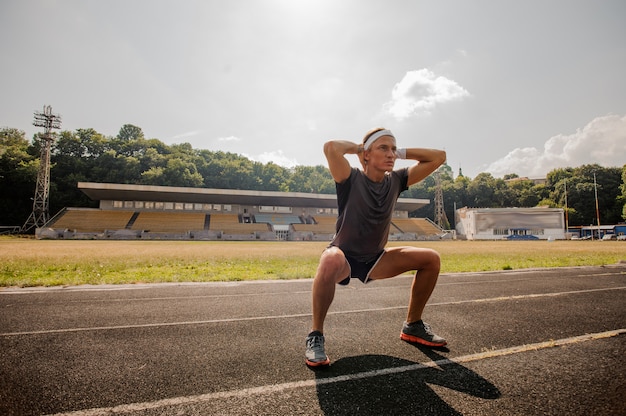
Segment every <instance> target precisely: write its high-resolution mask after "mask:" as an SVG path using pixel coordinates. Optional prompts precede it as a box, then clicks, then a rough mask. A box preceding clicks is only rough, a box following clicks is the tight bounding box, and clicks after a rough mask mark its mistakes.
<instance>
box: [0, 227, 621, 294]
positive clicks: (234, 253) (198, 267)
mask: <svg viewBox="0 0 626 416" xmlns="http://www.w3.org/2000/svg"><path fill="white" fill-rule="evenodd" d="M326 245H327V243H324V242H234V241H233V242H190V241H71V240H70V241H63V240H61V241H59V240H34V239H26V238H8V237H5V238H1V239H0V264H1V266H0V286H4V287H7V286H54V285H77V284H104V283H112V284H117V283H141V282H183V281H185V282H192V281H193V282H198V281H233V280H251V279H297V278H311V277H313V275H314V273H315V269H316V267H317V261H318V259H319V255H320V253H321V252H322V250H323V249H324V247H326ZM390 245H415V246H419V247H429V248H433V249H435V250H437V251H438V252H439V253H440V254H441V257H442V272H443V273H450V272H472V271H486V270H508V269H522V268H531V267H564V266H583V265H606V264H614V263H617V262H618V261H620V260H626V243H624V242H619V241H555V242H547V241H487V242H478V241H445V242H444V241H441V242H411V243H407V242H401V243H390Z"/></svg>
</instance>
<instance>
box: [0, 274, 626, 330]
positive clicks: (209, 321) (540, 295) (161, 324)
mask: <svg viewBox="0 0 626 416" xmlns="http://www.w3.org/2000/svg"><path fill="white" fill-rule="evenodd" d="M624 289H626V286H620V287H610V288H600V289H585V290H570V291H566V292H553V293H534V294H528V295H513V296H499V297H495V298H485V299H470V300H458V301H448V302H435V303H429V304H428V306H446V305H461V304H465V303H483V302H502V301H508V300H520V299H534V298H543V297H556V296H564V295H575V294H581V293H592V292H606V291H613V290H624ZM396 309H406V305H402V306H388V307H384V308H367V309H352V310H347V311H334V312H329V313H328V315H343V314H350V313H363V312H381V311H390V310H396ZM310 316H311V314H310V313H297V314H291V315H265V316H252V317H242V318H226V319H207V320H203V321H183V322H157V323H151V324H134V325H114V326H96V327H79V328H64V329H44V330H39V331H21V332H4V333H0V337H10V336H20V335H44V334H62V333H71V332H87V331H110V330H116V329H134V328H156V327H168V326H184V325H206V324H219V323H229V322H245V321H260V320H272V319H291V318H305V317H310Z"/></svg>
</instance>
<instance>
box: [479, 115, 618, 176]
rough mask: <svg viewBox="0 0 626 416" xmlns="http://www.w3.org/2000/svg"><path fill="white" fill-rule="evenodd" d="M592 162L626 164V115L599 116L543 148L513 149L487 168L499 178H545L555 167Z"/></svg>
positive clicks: (555, 137) (555, 138) (548, 142)
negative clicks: (509, 174) (516, 176)
mask: <svg viewBox="0 0 626 416" xmlns="http://www.w3.org/2000/svg"><path fill="white" fill-rule="evenodd" d="M593 163H597V164H599V165H601V166H606V167H613V166H617V167H621V166H623V165H624V164H625V163H626V116H617V115H609V116H603V117H597V118H595V119H593V120H592V121H591V122H590V123H589V124H587V125H586V126H585V127H584V128H582V129H578V130H577V131H576V132H575V133H574V134H570V135H563V134H559V135H557V136H553V137H551V138H549V139H548V140H547V141H546V143H545V144H544V146H543V150H540V149H537V148H535V147H524V148H517V149H514V150H512V151H511V152H509V154H508V155H506V156H504V157H503V158H502V159H499V160H497V161H495V162H493V163H492V164H490V165H489V166H488V167H487V168H486V169H485V171H486V172H489V173H491V174H492V175H494V176H496V177H501V176H503V175H505V174H508V173H516V174H518V175H520V176H529V177H543V176H545V175H546V174H547V173H548V172H549V171H551V170H552V169H556V168H565V167H578V166H582V165H588V164H593Z"/></svg>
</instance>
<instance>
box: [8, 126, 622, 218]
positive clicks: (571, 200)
mask: <svg viewBox="0 0 626 416" xmlns="http://www.w3.org/2000/svg"><path fill="white" fill-rule="evenodd" d="M40 152H41V141H40V134H39V133H38V134H35V135H34V137H33V139H32V140H31V141H29V140H28V139H27V138H26V137H25V133H24V131H22V130H19V129H15V128H8V127H5V128H2V129H0V225H21V224H23V223H24V222H25V221H26V218H27V217H28V216H29V215H30V212H31V211H32V203H33V201H32V198H33V195H34V189H35V184H36V179H37V172H38V167H39V156H40ZM594 175H595V184H594ZM439 178H440V184H441V188H442V191H443V201H444V209H445V213H446V216H447V218H448V219H449V220H450V223H452V222H453V219H454V209H455V208H461V207H464V206H467V207H476V208H505V207H535V206H550V207H560V208H566V207H567V213H568V221H569V224H570V226H580V225H590V224H596V223H597V221H596V218H597V215H596V196H595V195H596V190H597V202H598V204H597V205H598V210H599V213H600V221H601V224H616V223H618V222H621V221H623V220H624V219H626V205H625V204H626V185H625V183H626V165H625V166H623V167H621V168H619V167H609V168H605V167H602V166H599V165H597V164H591V165H583V166H580V167H572V168H559V169H555V170H552V171H551V172H549V173H548V175H547V178H546V181H545V183H535V182H534V181H533V180H529V179H526V178H520V177H519V176H518V175H517V174H515V173H511V174H509V175H506V176H505V177H504V178H494V177H493V176H492V175H491V174H489V173H480V174H479V175H477V176H476V177H475V178H473V179H472V178H469V177H467V176H464V175H462V174H461V173H459V175H457V176H456V177H454V175H453V172H452V169H451V168H450V167H449V166H448V165H444V166H442V167H441V168H440V170H439ZM78 182H100V183H122V184H137V185H159V186H178V187H194V188H200V187H201V188H218V189H242V190H260V191H282V192H304V193H322V194H333V193H334V192H335V184H334V181H333V179H332V177H331V175H330V172H329V171H328V168H327V167H326V166H323V165H318V166H296V167H295V168H285V167H282V166H279V165H277V164H275V163H273V162H269V163H260V162H255V161H252V160H250V159H248V158H246V157H243V156H241V155H238V154H235V153H230V152H222V151H211V150H205V149H194V148H193V147H192V146H191V145H190V144H189V143H182V144H173V145H167V144H165V143H163V142H162V141H161V140H158V139H147V138H145V137H144V134H143V131H142V130H141V128H139V127H137V126H134V125H132V124H126V125H124V126H122V128H121V129H120V131H119V133H118V134H117V136H115V137H107V136H104V135H103V134H101V133H98V132H97V131H96V130H94V129H77V130H75V131H67V130H66V131H62V132H60V133H59V134H58V135H56V140H55V141H54V142H53V143H52V148H51V170H50V205H49V207H50V214H51V215H54V214H55V213H56V212H58V211H59V210H60V209H62V208H64V207H97V202H96V201H91V200H89V199H88V198H87V197H86V196H85V195H84V194H83V193H82V192H80V191H79V190H78V189H77V187H76V184H77V183H78ZM435 186H436V184H435V178H434V176H433V175H431V176H430V177H428V178H427V179H426V180H424V181H422V182H420V183H419V184H417V185H414V186H412V187H411V188H410V189H409V190H407V191H405V192H404V193H403V194H402V197H405V198H423V199H429V200H431V201H434V197H435ZM434 209H435V208H434V203H431V204H430V205H428V206H426V207H424V208H421V209H419V210H417V211H415V212H413V213H412V214H411V215H413V216H416V217H428V218H431V219H433V217H434Z"/></svg>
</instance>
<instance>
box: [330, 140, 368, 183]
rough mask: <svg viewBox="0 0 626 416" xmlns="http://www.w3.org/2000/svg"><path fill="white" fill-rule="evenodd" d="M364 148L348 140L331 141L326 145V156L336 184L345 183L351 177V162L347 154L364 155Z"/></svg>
mask: <svg viewBox="0 0 626 416" xmlns="http://www.w3.org/2000/svg"><path fill="white" fill-rule="evenodd" d="M362 151H363V150H362V146H361V145H358V144H356V143H352V142H349V141H346V140H331V141H329V142H326V143H324V155H326V160H328V169H330V174H331V175H332V177H333V179H334V180H335V182H338V183H340V182H343V181H345V180H346V179H348V178H349V177H350V171H351V169H352V168H351V167H350V162H348V159H346V158H345V155H347V154H359V153H362Z"/></svg>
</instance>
